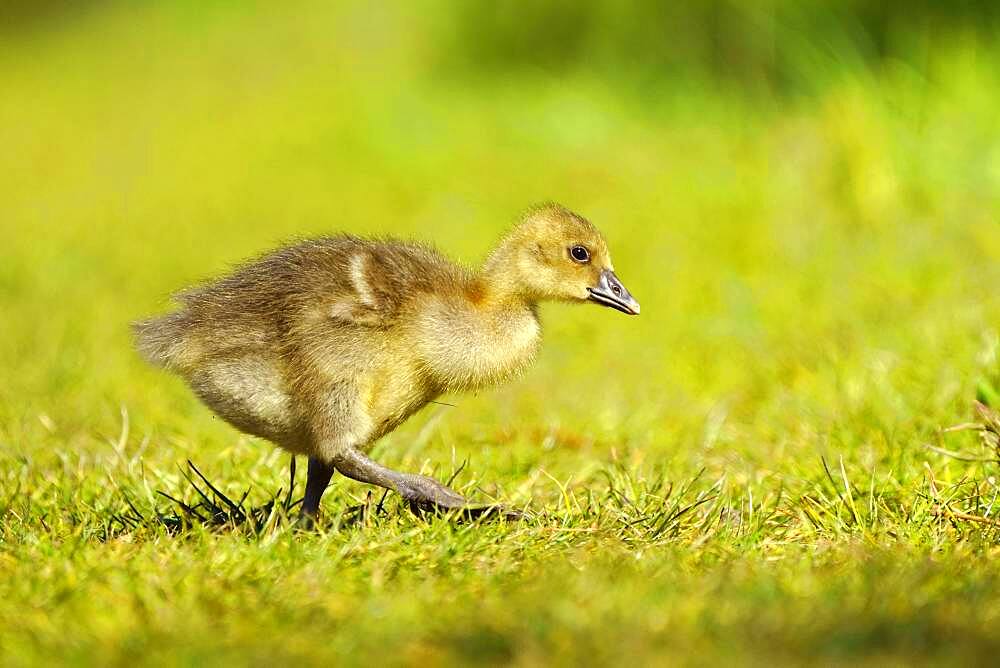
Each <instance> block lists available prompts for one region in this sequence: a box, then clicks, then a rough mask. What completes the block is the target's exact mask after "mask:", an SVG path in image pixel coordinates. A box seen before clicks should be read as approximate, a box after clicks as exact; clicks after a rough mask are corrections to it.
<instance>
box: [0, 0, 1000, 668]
mask: <svg viewBox="0 0 1000 668" xmlns="http://www.w3.org/2000/svg"><path fill="white" fill-rule="evenodd" d="M400 4H402V3H400ZM434 7H435V8H436V9H437V10H440V9H441V7H442V5H441V4H440V3H438V4H435V5H434ZM439 29H440V25H439V24H438V23H437V22H435V21H431V20H429V19H428V18H426V17H425V16H424V14H423V12H418V11H417V10H415V9H413V10H411V9H406V8H405V7H403V6H401V7H395V8H393V9H392V10H391V11H390V10H384V11H374V10H366V9H364V5H361V4H345V5H343V6H341V7H338V8H335V9H331V8H329V7H328V6H327V5H325V4H320V3H315V4H307V5H304V6H302V7H301V8H299V9H298V10H296V11H289V10H285V9H278V8H276V6H275V7H270V6H268V7H265V6H263V5H262V6H260V7H253V8H250V7H249V6H248V7H246V8H243V6H242V5H228V4H216V5H210V6H209V8H208V9H205V8H204V7H201V6H200V5H199V4H195V3H164V4H161V5H159V6H158V7H152V6H150V7H145V6H139V5H126V4H122V5H117V4H112V5H108V6H100V7H97V8H95V9H93V10H91V11H89V13H88V12H83V13H78V14H75V15H73V16H71V17H69V18H66V19H65V20H64V21H53V22H52V23H51V25H49V26H48V28H45V29H42V28H41V27H38V26H34V27H33V28H32V31H31V32H26V33H25V34H22V35H20V36H14V35H11V36H8V39H7V40H6V41H5V43H4V45H3V47H2V51H0V81H3V93H2V94H0V146H2V147H3V150H0V174H2V175H3V178H2V180H0V234H2V239H3V243H4V248H3V251H2V253H0V663H4V664H5V665H36V664H43V663H52V662H69V663H78V664H96V665H113V664H126V663H131V662H134V661H142V662H148V663H156V664H170V665H176V664H194V663H201V664H205V665H220V664H234V665H245V664H247V663H252V664H265V663H268V662H274V663H278V662H281V663H291V662H293V661H300V662H304V663H307V664H312V663H320V662H325V663H329V662H330V661H333V662H335V664H370V663H371V662H373V661H378V662H381V663H384V664H387V665H425V664H445V665H448V664H451V665H465V664H469V663H508V662H510V663H515V664H519V665H548V664H551V663H557V664H571V663H573V664H584V665H586V664H597V663H623V664H624V663H625V662H626V661H627V660H631V661H634V662H637V663H639V664H647V665H648V664H654V663H661V662H663V661H668V662H672V663H683V664H688V663H693V664H713V665H714V664H719V663H722V662H739V663H749V664H762V663H765V662H766V663H773V662H776V661H777V662H793V663H801V662H810V663H812V662H824V663H852V664H857V663H863V664H872V665H885V664H920V663H926V664H938V663H952V664H959V665H968V664H970V663H987V662H989V661H992V660H993V659H994V657H995V656H996V653H997V652H998V651H1000V640H998V637H997V634H996V628H997V624H998V623H1000V596H998V595H997V593H996V592H997V591H998V587H1000V565H998V564H1000V560H998V559H997V557H998V556H1000V542H998V541H1000V525H997V524H995V523H994V522H993V521H992V518H994V517H997V515H998V512H1000V507H998V505H997V502H998V500H1000V499H998V490H1000V488H998V487H997V483H996V477H995V476H996V475H997V461H996V458H997V452H996V441H995V437H994V436H991V434H990V432H989V431H984V430H981V429H980V430H978V431H977V430H976V429H963V430H956V431H943V429H944V428H947V427H950V426H952V425H960V424H964V423H970V422H971V423H976V424H978V425H980V426H982V425H984V424H986V423H987V422H988V420H989V419H990V414H989V413H985V414H981V413H977V412H976V411H975V410H974V407H973V402H974V401H975V400H976V399H977V398H978V399H979V400H980V401H983V402H986V403H990V402H992V404H993V407H992V409H991V410H997V408H998V406H997V405H996V401H997V397H998V392H1000V361H998V355H1000V333H998V330H1000V289H998V288H1000V224H998V220H997V219H998V214H1000V209H998V202H1000V144H998V143H997V139H996V138H997V137H998V136H1000V134H998V130H1000V127H998V125H1000V121H998V117H997V114H996V110H997V108H998V104H1000V98H998V96H997V91H1000V74H998V73H1000V46H996V45H989V44H983V43H981V42H979V41H972V40H962V39H959V38H955V39H950V40H948V41H945V42H942V43H941V44H938V45H936V48H935V49H934V50H933V52H932V54H931V56H930V57H929V58H928V60H927V61H926V63H925V64H924V69H922V70H919V71H918V70H915V69H914V68H913V67H912V66H910V65H907V64H906V63H905V62H903V61H898V62H897V61H892V60H890V61H887V62H885V63H884V64H882V65H879V66H871V67H867V66H862V65H860V64H858V63H853V61H852V64H850V65H845V66H844V67H843V68H841V69H837V70H828V69H824V70H823V71H822V72H820V71H819V70H817V79H822V80H824V81H827V82H828V84H826V85H825V86H824V87H823V90H822V92H821V93H817V94H809V95H804V96H798V97H794V96H793V97H784V96H778V95H774V96H766V95H765V96H763V97H761V95H760V93H759V92H757V93H754V94H753V95H749V94H747V95H742V94H740V93H738V92H735V91H732V90H728V89H723V88H718V87H715V86H713V85H712V84H711V82H705V83H704V85H703V86H700V87H699V86H692V85H691V84H690V82H686V83H685V84H683V85H678V86H677V87H671V86H670V85H669V82H660V83H658V84H656V86H655V87H653V88H652V89H649V88H646V89H644V90H643V94H642V95H633V94H632V93H630V92H629V91H630V90H631V89H630V86H631V85H632V83H630V82H622V84H621V86H619V85H617V82H611V81H609V80H608V79H607V77H602V76H596V75H594V74H593V73H590V74H588V73H587V71H586V69H585V68H580V69H575V70H573V71H571V72H569V73H566V74H563V75H562V76H560V77H558V78H556V77H552V76H551V75H549V74H546V73H545V71H544V70H537V71H536V70H531V69H530V68H527V69H525V68H519V69H517V71H516V72H512V73H510V74H509V76H506V75H504V74H503V73H497V72H496V70H495V69H493V70H490V74H489V75H488V76H483V77H479V78H477V77H470V76H467V75H466V74H463V73H461V72H457V71H456V70H455V69H449V68H446V67H442V66H441V54H440V53H438V52H437V51H435V48H436V41H435V40H436V38H435V37H434V35H435V32H434V31H435V30H439ZM448 43H449V44H450V43H451V42H448ZM808 66H815V67H817V68H820V67H827V66H825V65H823V66H820V65H804V66H803V67H808ZM494 67H495V65H494ZM458 69H461V68H458ZM806 73H808V72H806ZM820 75H822V76H820ZM632 92H633V93H634V91H632ZM545 199H555V200H558V201H560V202H562V203H565V204H566V205H568V206H570V207H572V208H574V209H577V210H579V211H580V212H582V213H584V214H586V215H588V216H589V217H591V218H592V219H593V220H594V221H595V222H596V223H597V224H598V225H599V226H600V227H601V228H602V229H603V230H604V231H605V233H606V236H607V237H608V239H609V243H610V245H611V248H612V252H613V254H614V259H615V265H616V269H617V270H618V272H619V274H620V275H621V276H622V278H623V279H624V281H625V283H626V284H627V285H628V286H629V288H630V289H631V290H632V291H633V292H634V293H635V294H636V295H637V297H638V298H639V300H640V301H641V303H642V307H643V312H642V315H641V316H640V317H639V318H625V317H623V316H618V315H617V314H615V313H612V312H609V311H606V310H599V309H596V308H589V307H588V308H584V307H581V308H573V307H568V306H558V305H556V306H546V307H545V308H544V309H543V321H544V324H545V328H546V335H545V337H546V341H545V345H544V346H543V352H542V354H541V357H540V359H539V361H538V363H537V365H536V366H535V367H534V368H533V369H532V371H531V372H530V373H529V374H528V375H527V376H526V377H524V378H523V379H521V380H519V381H517V382H515V383H513V384H511V385H509V386H507V387H504V388H501V389H498V390H496V391H491V392H486V393H483V394H481V395H478V396H461V397H452V398H448V399H446V401H448V402H449V403H454V404H456V405H455V407H449V406H431V407H429V408H428V409H426V410H425V411H424V412H422V413H420V414H418V415H417V416H416V417H414V418H413V419H411V420H410V422H409V423H407V424H406V425H405V426H404V427H403V428H401V429H400V430H398V431H397V432H396V433H394V434H392V435H390V436H389V437H387V438H386V439H384V440H383V441H382V442H381V443H380V444H379V445H378V446H377V448H376V450H375V455H376V456H377V458H378V459H379V460H380V461H382V462H384V463H385V464H387V465H389V466H392V467H394V468H397V469H401V470H408V471H423V472H425V473H433V474H435V475H438V476H441V477H445V478H446V477H447V476H448V475H450V474H451V473H452V472H453V471H455V470H457V469H458V468H459V467H460V466H461V464H462V462H464V461H465V460H468V464H467V466H466V467H465V468H464V469H463V470H462V471H461V473H460V474H459V476H458V478H457V480H456V485H458V486H459V487H460V488H462V489H463V490H465V491H467V492H468V493H469V494H470V495H472V496H473V497H475V498H477V499H481V500H487V499H491V498H498V499H503V500H505V501H508V502H510V503H513V504H515V505H527V506H530V507H531V508H532V509H533V510H534V511H535V512H536V516H535V517H534V518H533V519H531V520H530V521H527V522H524V523H521V524H502V523H501V524H497V523H483V522H473V523H459V522H455V521H452V519H451V518H441V517H424V518H420V517H415V516H413V515H412V514H410V513H409V512H408V511H407V510H405V509H404V508H403V507H402V506H401V505H400V504H399V503H398V501H397V500H396V499H395V498H393V497H392V496H390V497H388V498H386V500H385V503H384V505H383V507H382V509H381V511H379V512H375V505H376V504H377V503H378V501H379V499H380V494H379V493H375V494H374V495H373V497H372V498H371V499H370V500H368V499H367V492H368V489H367V488H365V487H363V486H360V485H357V484H354V483H350V482H347V481H345V480H343V479H341V480H338V481H336V482H335V484H334V486H333V487H332V488H331V490H330V491H329V492H328V494H327V496H326V498H325V499H324V505H323V510H324V517H325V521H324V523H323V526H321V527H320V528H319V530H317V531H315V532H310V533H303V532H297V531H296V530H294V529H293V528H291V527H290V526H288V524H287V523H286V522H285V521H284V520H283V517H282V516H281V513H280V512H276V513H275V514H274V515H273V516H272V517H270V518H269V519H268V520H267V522H266V523H265V524H264V526H263V527H258V528H256V529H251V528H249V527H246V526H244V527H235V528H234V527H230V528H222V529H211V528H207V527H203V526H197V525H196V526H193V527H189V528H187V529H185V530H183V531H181V532H179V533H176V532H170V531H168V530H167V529H166V528H164V527H162V526H158V525H157V523H156V522H155V521H148V522H144V523H141V524H142V526H138V527H133V528H132V529H131V530H128V531H124V530H123V529H122V527H121V525H120V524H119V523H116V521H115V519H114V518H115V517H116V516H120V515H122V514H125V513H131V512H132V511H131V510H130V508H129V506H128V500H129V499H131V500H132V501H133V503H134V504H135V506H136V509H137V510H138V511H139V512H140V513H142V514H143V515H144V516H145V517H147V518H152V517H155V515H156V513H157V512H159V513H172V512H174V510H175V509H176V507H175V506H173V505H172V504H171V502H169V501H168V500H166V499H165V498H163V497H161V496H159V495H157V494H156V492H157V491H163V492H165V493H167V494H169V495H171V496H174V497H176V498H178V499H181V500H184V501H185V502H188V503H195V502H197V501H198V497H197V496H196V493H195V492H194V490H193V489H192V487H191V485H190V484H189V483H188V481H187V480H185V478H184V477H183V475H182V473H181V469H182V467H185V466H186V461H187V460H189V459H190V460H193V461H194V462H195V463H196V465H197V466H198V468H199V469H200V470H201V471H202V472H204V473H205V475H206V476H207V477H208V479H209V480H211V481H212V483H213V484H215V485H217V486H218V487H219V488H220V489H221V490H222V491H223V492H224V493H226V494H227V495H229V496H231V497H234V498H237V499H238V498H239V497H240V496H241V495H242V493H243V492H244V490H246V489H247V488H248V487H249V488H250V493H249V497H248V500H247V503H248V504H251V505H255V506H260V505H262V504H264V503H266V502H267V501H268V500H270V499H271V498H272V496H273V495H274V494H275V493H276V492H277V491H278V490H279V489H283V490H284V491H283V494H284V492H286V491H287V475H288V471H287V467H288V456H287V455H285V454H283V453H280V452H278V451H276V450H275V449H274V448H273V447H272V446H270V445H268V444H266V443H263V442H258V441H255V440H253V439H250V438H247V437H244V436H242V435H240V434H238V433H236V432H235V431H233V430H232V429H230V428H229V427H227V426H226V425H224V424H222V423H221V421H219V420H218V419H216V418H214V417H213V416H212V415H211V414H210V413H209V412H208V411H207V410H206V409H204V408H203V407H201V406H200V405H199V404H198V403H197V402H196V400H195V399H193V398H192V397H191V396H190V394H189V393H188V391H187V390H186V389H185V388H184V386H183V385H182V384H181V383H180V382H179V381H178V380H176V379H174V378H171V377H168V376H167V375H165V374H163V373H160V372H157V371H155V370H153V369H149V368H147V367H145V366H144V365H143V364H142V363H141V361H140V360H139V359H138V358H137V356H136V355H135V354H134V353H133V351H132V349H131V343H130V341H129V333H128V322H129V321H130V320H132V319H134V318H137V317H141V316H144V315H146V314H149V313H151V312H155V311H157V310H159V309H164V308H166V306H167V295H168V294H169V293H170V292H171V291H172V290H174V289H177V288H178V287H182V286H184V285H186V284H189V283H191V282H194V281H196V280H198V279H200V278H203V277H206V276H210V275H213V274H216V273H218V272H221V271H223V270H224V269H225V268H226V267H227V266H229V265H230V264H232V263H234V262H237V261H239V260H240V259H242V258H244V257H246V256H247V255H250V254H253V253H256V252H259V251H262V250H264V249H266V248H268V247H271V246H273V245H274V244H276V243H279V242H281V241H282V240H285V239H288V238H290V237H295V236H301V235H308V234H315V233H322V232H327V231H333V230H343V231H350V232H355V233H362V234H364V233H373V234H375V233H377V234H391V235H398V236H413V237H418V238H421V239H424V240H430V241H432V242H434V243H435V244H436V245H438V246H439V247H440V248H442V249H443V250H445V251H446V252H448V253H450V254H452V255H454V256H456V257H458V258H460V259H462V260H464V261H467V262H475V261H477V260H478V259H479V258H481V257H482V256H483V254H484V253H485V252H486V250H487V249H488V247H489V245H490V244H491V243H492V241H493V240H494V239H495V238H496V237H497V236H498V234H499V233H500V232H501V231H502V230H503V228H504V227H505V226H506V225H507V224H509V223H510V221H511V220H512V218H513V217H514V215H515V214H516V213H517V212H518V211H519V210H521V209H523V208H524V207H526V206H527V205H529V204H531V203H533V202H536V201H540V200H545ZM991 439H992V440H991ZM928 445H930V446H933V448H936V450H935V449H932V448H928V447H926V446H928ZM941 450H947V451H951V452H953V453H956V454H958V455H960V456H962V457H966V458H968V459H971V460H973V461H964V460H963V459H959V458H956V457H954V456H948V455H945V454H942V453H941ZM980 460H981V461H980ZM300 463H301V462H300ZM300 470H301V467H300ZM300 485H301V483H300ZM299 490H300V491H301V486H300V488H299ZM358 504H367V511H368V512H367V513H365V514H363V515H362V516H360V521H358V514H357V513H356V512H355V511H354V510H353V508H355V507H356V506H358ZM984 519H985V520H986V521H983V520H984Z"/></svg>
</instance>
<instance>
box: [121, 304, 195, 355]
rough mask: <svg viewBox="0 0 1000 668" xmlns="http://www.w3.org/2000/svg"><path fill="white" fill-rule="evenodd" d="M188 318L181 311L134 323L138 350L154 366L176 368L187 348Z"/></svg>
mask: <svg viewBox="0 0 1000 668" xmlns="http://www.w3.org/2000/svg"><path fill="white" fill-rule="evenodd" d="M187 320H188V319H187V315H186V314H185V313H184V312H183V311H180V312H177V313H168V314H167V315H163V316H159V317H157V318H150V319H148V320H140V321H138V322H134V323H132V334H133V335H134V336H135V347H136V350H138V351H139V354H140V355H142V357H143V359H145V360H146V361H147V362H149V363H150V364H152V365H154V366H158V367H162V368H165V369H170V368H176V367H177V366H178V365H179V363H180V360H181V355H182V353H183V351H184V348H185V345H184V341H185V338H186V334H187V330H188V322H187Z"/></svg>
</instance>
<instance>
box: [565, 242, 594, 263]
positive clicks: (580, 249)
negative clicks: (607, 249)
mask: <svg viewBox="0 0 1000 668" xmlns="http://www.w3.org/2000/svg"><path fill="white" fill-rule="evenodd" d="M569 254H570V256H571V257H572V258H573V259H574V260H576V261H577V262H579V263H581V264H583V263H584V262H590V251H589V250H587V249H586V247H584V246H573V247H572V248H570V249H569Z"/></svg>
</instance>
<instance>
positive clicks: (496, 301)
mask: <svg viewBox="0 0 1000 668" xmlns="http://www.w3.org/2000/svg"><path fill="white" fill-rule="evenodd" d="M520 245H521V244H519V243H518V242H517V240H516V239H515V238H513V235H512V236H509V237H507V238H505V239H503V240H501V242H500V243H499V245H497V247H496V248H494V249H493V251H492V252H491V253H490V254H489V256H488V257H487V258H486V261H485V262H484V263H483V266H482V268H481V269H480V270H479V272H478V273H477V275H476V276H475V280H474V281H473V283H474V284H475V285H476V286H477V289H478V290H480V291H481V293H482V306H483V307H484V308H488V309H497V310H504V309H521V308H530V309H534V308H535V305H536V304H537V303H538V301H539V300H540V296H539V295H537V294H535V293H534V292H533V291H532V290H531V289H530V287H529V286H528V284H527V281H525V280H524V277H523V275H522V267H521V263H522V257H521V254H520V253H519V252H518V250H517V249H518V248H519V247H520Z"/></svg>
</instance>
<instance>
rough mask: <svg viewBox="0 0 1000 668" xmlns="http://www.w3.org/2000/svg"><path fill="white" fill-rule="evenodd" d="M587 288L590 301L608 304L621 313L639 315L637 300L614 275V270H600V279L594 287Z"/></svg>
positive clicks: (603, 304) (602, 304)
mask: <svg viewBox="0 0 1000 668" xmlns="http://www.w3.org/2000/svg"><path fill="white" fill-rule="evenodd" d="M587 290H588V291H589V292H590V301H594V302H597V303H598V304H600V305H601V306H610V307H611V308H613V309H617V310H619V311H621V312H622V313H628V314H629V315H639V302H637V301H636V300H635V297H633V296H632V295H631V294H629V291H628V290H626V289H625V286H624V285H622V282H621V281H619V280H618V277H617V276H615V272H613V271H611V270H610V269H605V270H604V271H602V272H601V279H600V280H599V281H598V282H597V287H596V288H587Z"/></svg>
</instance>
